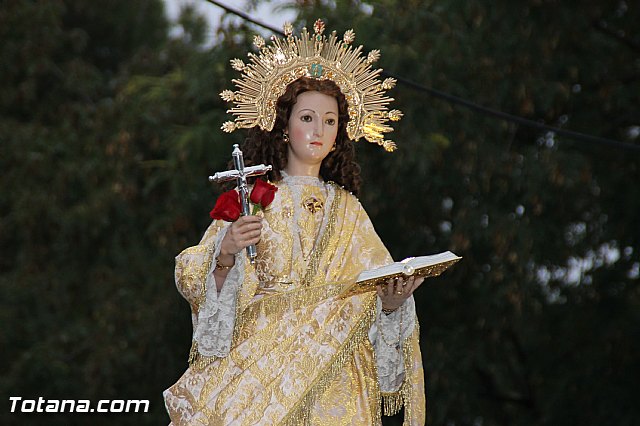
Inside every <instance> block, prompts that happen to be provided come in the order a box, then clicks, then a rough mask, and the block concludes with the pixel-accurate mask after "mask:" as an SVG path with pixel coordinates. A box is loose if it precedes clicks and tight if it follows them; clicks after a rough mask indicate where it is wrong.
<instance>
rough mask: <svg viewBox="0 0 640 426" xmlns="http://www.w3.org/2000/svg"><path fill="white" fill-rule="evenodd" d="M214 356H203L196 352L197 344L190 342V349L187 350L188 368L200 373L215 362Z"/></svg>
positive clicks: (193, 341)
mask: <svg viewBox="0 0 640 426" xmlns="http://www.w3.org/2000/svg"><path fill="white" fill-rule="evenodd" d="M215 359H216V357H215V356H204V355H201V354H200V352H198V342H196V341H195V340H192V341H191V349H190V350H189V361H188V362H189V367H191V368H193V369H195V370H198V371H202V370H204V368H205V367H206V366H207V365H209V364H211V362H213V360H215Z"/></svg>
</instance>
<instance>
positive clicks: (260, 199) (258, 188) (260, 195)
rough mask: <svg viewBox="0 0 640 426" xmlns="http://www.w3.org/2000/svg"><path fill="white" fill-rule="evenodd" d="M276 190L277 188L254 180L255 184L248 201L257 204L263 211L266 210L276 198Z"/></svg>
mask: <svg viewBox="0 0 640 426" xmlns="http://www.w3.org/2000/svg"><path fill="white" fill-rule="evenodd" d="M277 190H278V187H277V186H275V185H271V184H270V183H267V182H265V181H263V180H262V179H256V183H255V184H254V185H253V189H252V190H251V195H249V199H250V200H251V202H252V203H253V204H259V205H260V206H262V208H263V209H266V208H267V206H268V205H269V204H271V202H272V201H273V198H274V197H275V196H276V191H277Z"/></svg>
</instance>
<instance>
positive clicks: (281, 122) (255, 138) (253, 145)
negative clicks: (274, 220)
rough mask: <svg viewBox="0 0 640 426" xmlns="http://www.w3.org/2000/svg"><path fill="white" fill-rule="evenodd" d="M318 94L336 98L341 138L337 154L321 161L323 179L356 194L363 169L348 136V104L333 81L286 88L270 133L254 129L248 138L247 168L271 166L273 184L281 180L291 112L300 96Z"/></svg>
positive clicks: (313, 81) (297, 83) (306, 80)
mask: <svg viewBox="0 0 640 426" xmlns="http://www.w3.org/2000/svg"><path fill="white" fill-rule="evenodd" d="M312 90H315V91H318V92H320V93H324V94H325V95H328V96H333V97H334V98H336V99H337V101H338V134H337V136H336V144H335V147H336V149H335V151H331V152H330V153H329V155H327V157H326V158H325V159H324V160H323V161H322V164H321V165H320V176H321V177H322V178H323V179H324V180H325V181H333V182H335V183H337V184H338V185H341V186H342V187H344V188H345V189H346V190H348V191H350V192H352V193H354V194H357V193H358V190H359V189H360V184H361V181H362V179H361V178H360V166H359V165H358V163H357V162H356V160H355V157H356V152H355V147H354V146H353V143H351V141H350V139H349V137H348V135H347V123H348V121H349V114H348V105H347V100H346V99H345V97H344V95H343V94H342V92H341V91H340V88H339V87H338V86H337V85H336V84H335V83H334V82H333V81H331V80H317V79H313V78H308V77H301V78H299V79H297V80H295V81H293V82H292V83H291V84H289V85H288V86H287V89H286V91H285V92H284V94H283V95H282V96H280V98H278V102H277V104H276V121H275V123H274V125H273V129H272V130H271V131H270V132H267V131H265V130H262V129H260V128H259V127H253V128H251V129H250V130H249V136H248V137H247V139H246V140H245V141H244V143H243V144H242V147H241V148H242V152H243V154H244V160H245V164H246V165H247V166H251V165H256V164H271V165H272V166H273V170H272V171H271V172H269V173H268V174H267V177H268V178H269V179H270V180H271V181H272V182H277V181H279V180H281V179H282V174H281V173H280V172H281V170H283V169H284V168H285V167H286V166H287V144H286V143H285V142H284V140H283V138H282V136H283V131H284V129H286V128H287V125H288V123H289V116H290V115H291V109H292V108H293V105H294V104H295V103H296V99H297V98H298V95H300V94H301V93H303V92H308V91H312Z"/></svg>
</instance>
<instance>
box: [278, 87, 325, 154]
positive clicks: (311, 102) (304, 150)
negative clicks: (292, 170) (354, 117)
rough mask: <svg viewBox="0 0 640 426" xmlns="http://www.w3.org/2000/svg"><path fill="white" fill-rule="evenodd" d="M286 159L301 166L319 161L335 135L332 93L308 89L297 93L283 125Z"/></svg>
mask: <svg viewBox="0 0 640 426" xmlns="http://www.w3.org/2000/svg"><path fill="white" fill-rule="evenodd" d="M287 133H288V134H289V140H290V142H289V144H288V147H287V158H288V162H289V165H293V164H292V162H294V163H295V162H301V163H303V164H305V165H316V164H320V163H322V160H324V159H325V157H326V156H327V155H329V152H331V148H333V145H334V144H335V142H336V136H337V135H338V101H337V100H336V98H334V97H333V96H328V95H325V94H324V93H320V92H316V91H310V92H303V93H301V94H300V95H298V98H297V100H296V103H295V104H294V105H293V108H292V109H291V115H290V116H289V124H288V125H287Z"/></svg>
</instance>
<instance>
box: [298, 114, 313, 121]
mask: <svg viewBox="0 0 640 426" xmlns="http://www.w3.org/2000/svg"><path fill="white" fill-rule="evenodd" d="M312 120H313V119H312V118H311V116H310V115H309V114H305V115H303V116H302V117H300V121H304V122H305V123H311V121H312Z"/></svg>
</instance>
